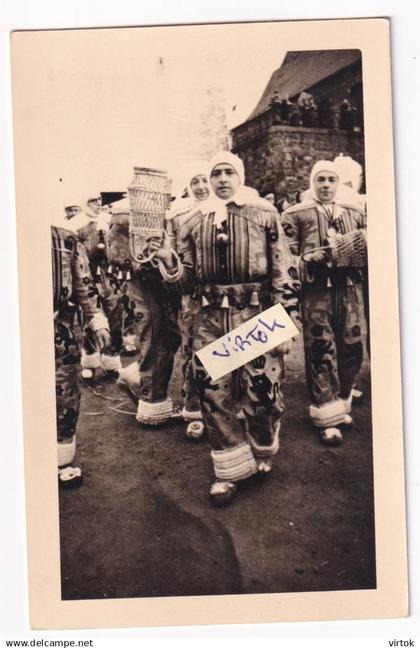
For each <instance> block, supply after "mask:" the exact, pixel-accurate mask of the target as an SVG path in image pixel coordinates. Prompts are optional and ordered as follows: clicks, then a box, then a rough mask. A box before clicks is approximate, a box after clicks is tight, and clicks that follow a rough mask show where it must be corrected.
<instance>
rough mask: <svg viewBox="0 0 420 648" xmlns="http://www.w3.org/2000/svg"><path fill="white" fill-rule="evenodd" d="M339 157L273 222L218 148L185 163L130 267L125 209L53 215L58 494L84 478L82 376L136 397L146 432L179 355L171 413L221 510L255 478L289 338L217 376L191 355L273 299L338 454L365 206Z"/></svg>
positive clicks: (362, 261) (270, 434)
mask: <svg viewBox="0 0 420 648" xmlns="http://www.w3.org/2000/svg"><path fill="white" fill-rule="evenodd" d="M344 160H346V158H344V159H341V160H340V158H337V159H336V160H335V161H334V162H330V161H326V160H320V161H318V162H316V164H315V165H314V167H313V169H312V173H311V177H310V187H309V189H308V191H307V192H305V193H304V194H303V197H302V202H301V203H298V204H296V205H293V206H291V207H289V208H288V209H286V210H285V211H284V212H283V213H282V216H280V215H279V213H278V211H277V209H276V207H275V206H274V205H273V201H270V200H267V199H264V198H261V197H260V196H259V194H258V192H257V191H256V190H255V189H252V188H250V187H247V186H246V185H245V173H244V166H243V163H242V160H241V159H240V158H239V157H238V156H236V155H234V154H232V153H230V152H226V151H220V152H219V153H217V154H216V155H215V156H214V157H213V158H212V160H210V162H208V163H207V162H195V163H194V164H192V166H191V167H190V170H189V171H188V172H186V176H185V184H186V185H187V186H188V197H184V198H182V199H177V200H176V201H175V202H174V203H173V205H172V206H171V207H170V208H169V209H168V211H167V212H166V216H165V231H164V234H163V237H162V235H160V236H157V235H156V236H155V235H151V236H150V237H149V238H148V239H147V249H146V250H145V254H146V256H147V259H148V261H147V263H143V264H135V263H134V264H133V263H132V257H130V254H129V252H128V250H129V243H128V239H129V236H130V209H131V208H132V205H130V204H129V203H128V200H122V201H120V203H117V204H114V206H113V208H112V214H111V213H109V212H105V211H103V209H101V201H100V196H90V197H89V200H88V203H87V207H86V208H85V209H84V210H83V211H82V210H81V207H80V206H79V205H74V204H73V205H72V204H68V205H66V220H63V227H53V228H52V257H53V276H54V310H55V342H56V344H55V350H56V351H55V352H56V387H57V440H58V464H59V473H58V474H59V483H60V485H62V486H67V487H74V486H78V485H80V483H81V480H82V475H81V471H80V468H76V467H75V466H74V465H73V462H74V459H75V451H76V444H75V439H76V425H77V418H78V413H79V403H80V388H79V375H80V371H82V376H83V377H84V378H85V379H88V380H89V379H91V378H92V376H93V373H94V372H95V371H96V369H98V368H99V367H102V368H103V370H104V371H105V372H106V373H108V374H110V375H111V376H113V377H115V378H116V379H117V383H118V384H119V385H120V386H121V387H123V388H125V389H127V390H129V392H130V395H131V396H132V397H133V399H135V400H136V402H137V414H136V418H137V420H138V421H139V423H140V424H141V425H144V426H158V425H160V424H163V423H165V422H168V421H169V420H170V419H171V417H172V416H174V407H173V403H172V400H171V399H170V398H169V396H168V387H169V383H170V379H171V374H172V368H173V364H174V357H175V354H176V353H177V351H178V349H179V348H180V349H181V354H182V368H183V386H182V397H183V409H182V413H181V415H182V417H183V419H184V420H185V422H186V425H187V428H186V433H187V436H188V437H189V438H192V439H198V438H201V437H203V436H205V437H206V438H207V442H208V443H209V446H210V457H211V461H212V464H213V470H214V475H215V479H214V481H213V483H212V484H211V486H210V498H211V501H212V502H213V503H214V504H215V505H216V506H224V505H226V504H228V503H229V502H230V501H231V500H232V498H233V497H234V496H235V494H236V492H237V489H238V483H239V482H241V481H242V480H244V479H248V478H250V477H252V476H253V475H255V474H261V475H265V474H267V473H269V472H270V471H271V468H272V462H273V457H274V456H275V455H276V453H277V452H278V450H279V439H280V433H281V418H282V415H283V413H284V410H285V403H284V398H283V393H282V384H283V381H284V368H285V361H286V359H287V358H286V356H287V354H288V352H289V350H290V347H291V344H292V342H291V341H287V342H284V343H283V344H282V345H280V346H278V347H276V348H274V349H272V350H271V351H269V352H268V353H265V354H263V355H261V356H259V357H258V358H256V359H254V360H253V361H251V362H249V363H247V364H245V365H243V366H242V367H240V368H239V369H237V370H236V371H233V372H231V373H229V374H228V375H225V376H223V377H222V378H219V379H217V380H213V379H212V378H211V377H210V375H209V374H208V372H207V371H206V369H205V367H204V365H203V364H202V363H201V362H200V360H199V359H198V357H197V355H196V352H197V351H199V350H200V349H202V348H203V347H205V346H206V345H207V344H209V343H211V342H213V341H215V340H217V339H218V338H220V337H221V336H223V335H225V334H226V333H229V332H230V331H232V330H234V329H235V328H236V327H238V326H239V325H241V324H243V323H245V322H246V321H248V320H250V319H251V318H253V317H254V316H256V315H258V314H259V313H261V312H262V311H264V310H265V309H267V308H269V307H270V306H273V305H275V304H278V303H280V304H282V306H283V307H284V308H285V310H286V311H287V313H288V314H289V315H290V317H291V318H292V320H293V321H294V322H295V323H296V325H297V326H298V328H299V329H300V330H301V331H302V333H303V339H304V350H305V367H306V379H307V384H308V392H309V403H308V405H309V407H308V413H309V416H310V419H311V421H312V423H313V425H314V427H315V428H316V429H317V430H319V435H320V440H321V441H322V442H323V443H326V444H329V445H334V444H335V445H337V444H340V443H341V442H342V440H343V436H342V433H343V430H344V429H346V428H348V427H349V426H351V424H352V417H351V407H352V400H353V397H354V396H355V395H357V396H360V393H359V392H357V391H355V381H356V377H357V373H358V371H359V369H360V367H361V363H362V356H363V347H362V340H361V328H362V326H361V310H360V307H359V302H358V295H359V292H360V291H358V289H357V285H358V284H359V283H362V282H364V281H365V279H366V235H365V233H366V209H365V203H364V201H363V198H362V196H361V195H360V194H359V193H358V189H359V185H358V182H357V181H356V180H353V181H352V182H349V181H348V178H346V177H345V170H344V167H345V164H344ZM351 162H353V161H351ZM353 165H357V163H354V162H353ZM357 167H359V169H360V171H361V168H360V166H359V165H357ZM152 234H153V233H152ZM77 318H79V323H81V325H82V328H83V331H84V337H83V344H82V348H81V350H80V351H79V348H78V346H77V342H76V337H75V332H74V328H73V327H74V322H75V321H76V319H77ZM133 347H134V348H136V350H137V352H138V360H136V361H135V362H133V363H132V364H129V365H128V366H127V367H125V368H122V364H121V358H120V354H121V353H122V352H123V351H124V349H125V350H127V349H128V348H129V349H130V350H131V349H132V348H133ZM156 433H158V430H157V431H156Z"/></svg>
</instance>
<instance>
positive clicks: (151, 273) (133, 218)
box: [107, 167, 181, 425]
mask: <svg viewBox="0 0 420 648" xmlns="http://www.w3.org/2000/svg"><path fill="white" fill-rule="evenodd" d="M162 174H163V172H158V171H156V172H155V171H154V170H153V169H143V168H140V167H136V168H135V178H134V181H133V184H132V185H130V187H129V194H130V202H126V203H125V204H124V203H123V202H122V204H121V205H120V206H117V207H116V208H115V210H113V214H112V218H111V224H110V230H109V235H108V239H107V251H108V257H109V260H110V263H111V265H112V272H113V276H114V277H116V278H117V281H118V284H119V292H118V297H117V299H116V300H115V302H114V305H113V308H112V313H111V319H110V324H111V332H112V337H113V339H117V338H118V339H120V340H121V339H122V337H123V336H127V335H130V336H131V337H133V338H135V339H137V340H138V348H139V360H138V362H137V361H136V362H134V363H132V364H131V365H129V366H128V367H126V368H125V369H123V370H122V371H121V372H120V377H119V379H118V383H117V384H118V385H119V386H120V387H123V388H124V389H127V390H128V391H129V393H130V395H131V396H132V397H133V398H134V399H135V400H136V401H137V403H138V407H137V415H136V416H137V420H138V421H139V422H140V423H143V424H145V425H159V424H161V423H164V422H165V421H167V420H168V419H170V418H171V417H172V416H173V414H174V408H173V402H172V399H171V398H170V397H169V396H168V387H169V382H170V379H171V375H172V369H173V364H174V358H175V354H176V352H177V350H178V348H179V345H180V343H181V336H180V332H179V327H178V322H177V319H178V312H179V307H180V295H179V292H177V291H174V290H171V286H169V284H170V283H173V282H175V281H176V279H177V276H179V269H178V271H177V273H176V275H174V276H171V275H170V274H168V273H167V272H165V268H164V267H162V264H159V263H156V262H155V261H154V260H153V255H152V254H149V252H148V249H149V248H148V246H150V245H151V244H152V242H155V243H156V242H157V241H158V243H157V245H160V244H161V238H162V235H163V233H164V218H165V211H166V208H167V202H168V201H167V200H166V198H165V206H164V207H159V202H160V199H161V198H162V199H163V198H164V193H163V190H161V188H160V182H161V181H162V180H163V179H164V176H163V175H162ZM136 182H139V183H144V185H145V187H144V189H143V188H142V187H141V186H140V185H139V186H138V187H137V186H136ZM156 183H157V184H156ZM155 184H156V187H155V186H154V185H155ZM149 185H150V186H149ZM146 186H147V187H148V188H146ZM137 189H138V190H137ZM138 194H141V195H140V196H139V195H138ZM143 195H144V196H145V198H144V200H145V202H146V204H147V202H148V201H149V202H150V207H151V208H152V207H153V204H154V203H157V204H158V209H159V210H160V211H159V212H156V214H155V213H153V212H150V213H149V214H147V213H146V212H141V210H140V211H139V210H137V209H135V208H134V207H135V206H136V201H137V200H142V196H143ZM148 196H149V197H148ZM168 199H169V196H168ZM156 215H160V216H161V225H160V226H159V228H158V230H156V231H153V229H151V230H150V232H149V235H148V234H147V228H146V229H143V230H142V229H141V228H140V229H139V230H138V231H137V229H134V226H135V223H138V222H140V225H143V221H144V222H145V224H146V225H147V224H148V220H147V216H149V225H150V222H152V224H153V222H154V221H156V218H155V216H156ZM157 220H158V219H157ZM138 232H140V234H139V233H138ZM136 237H138V241H139V246H140V247H139V249H140V250H141V254H142V256H143V257H144V258H145V259H146V258H150V260H149V261H144V262H141V263H139V262H137V261H136V260H135V257H136V253H135V250H134V249H133V241H136ZM144 245H145V246H146V247H144ZM172 256H173V258H174V259H175V262H176V263H179V261H178V257H177V254H176V252H175V251H173V252H172Z"/></svg>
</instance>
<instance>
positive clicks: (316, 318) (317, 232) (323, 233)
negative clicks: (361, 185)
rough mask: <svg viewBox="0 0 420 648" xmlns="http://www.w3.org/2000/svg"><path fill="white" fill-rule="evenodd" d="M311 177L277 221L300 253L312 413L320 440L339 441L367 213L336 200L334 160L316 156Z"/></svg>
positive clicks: (353, 368)
mask: <svg viewBox="0 0 420 648" xmlns="http://www.w3.org/2000/svg"><path fill="white" fill-rule="evenodd" d="M310 184H311V193H310V194H309V196H308V197H307V198H306V201H305V202H303V203H299V204H297V205H294V206H293V207H290V208H289V209H287V210H286V211H285V212H284V214H283V216H282V225H283V229H284V232H285V234H286V237H287V239H288V242H289V246H290V250H291V252H292V253H293V254H294V255H297V256H298V257H299V258H298V266H299V271H300V276H301V284H302V293H301V295H302V296H301V310H302V321H303V334H304V345H305V364H306V377H307V383H308V387H309V392H310V397H311V405H310V407H309V415H310V418H311V420H312V422H313V424H314V426H315V427H316V428H318V429H320V431H321V440H322V441H323V442H324V443H326V444H331V445H334V444H339V443H341V441H342V434H341V431H340V429H339V428H342V429H343V427H346V426H350V425H351V424H352V419H351V416H350V413H351V402H352V388H353V384H354V381H355V378H356V375H357V373H358V371H359V370H360V367H361V364H362V358H363V346H362V340H361V319H360V311H359V303H358V296H357V288H356V285H357V283H359V282H360V279H361V274H360V268H361V267H363V266H364V265H365V263H366V239H365V232H364V229H365V220H364V215H363V214H362V213H361V212H360V211H359V209H358V207H357V206H356V205H354V204H346V203H345V202H343V201H341V202H335V200H334V199H335V194H336V192H337V188H338V184H339V172H338V170H337V167H336V165H335V164H334V163H333V162H329V161H325V160H321V161H319V162H317V163H316V164H315V165H314V167H313V169H312V172H311V179H310ZM325 246H328V247H329V250H330V253H327V251H326V249H325ZM319 248H322V249H321V250H320V249H319ZM344 249H345V250H346V251H347V257H346V258H344V259H343V250H344ZM337 250H338V251H339V252H340V250H341V252H340V254H339V255H337ZM334 251H335V254H334ZM344 256H345V255H344Z"/></svg>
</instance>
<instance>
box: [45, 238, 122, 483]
mask: <svg viewBox="0 0 420 648" xmlns="http://www.w3.org/2000/svg"><path fill="white" fill-rule="evenodd" d="M51 236H52V241H51V244H52V270H53V295H54V336H55V345H54V348H55V380H56V407H57V449H58V467H59V470H58V476H59V483H60V485H62V486H67V487H75V486H79V485H80V484H81V481H82V474H81V470H80V468H75V467H72V466H70V464H71V463H72V462H73V460H74V457H75V454H76V425H77V419H78V416H79V408H80V389H79V370H80V351H79V346H78V344H77V341H76V338H75V335H74V331H73V321H74V315H75V311H76V309H77V306H79V307H80V308H81V309H82V311H83V316H84V320H85V321H86V322H87V323H88V324H87V325H88V327H89V329H90V330H91V332H92V333H93V334H94V335H95V336H96V337H97V338H98V336H100V337H101V339H99V340H98V343H100V342H101V340H102V341H104V344H105V345H106V343H109V340H110V337H109V334H108V333H107V330H108V322H107V319H106V317H105V315H104V314H103V312H102V311H101V310H100V309H99V308H98V305H97V297H98V293H97V290H96V286H95V283H94V281H93V279H92V276H91V274H90V268H89V260H88V257H87V255H86V250H85V248H84V247H83V245H82V244H81V243H80V242H79V241H78V240H77V237H76V236H75V235H74V234H73V233H72V232H69V231H67V230H65V229H62V228H61V227H60V228H59V227H52V228H51ZM104 331H106V333H105V332H104Z"/></svg>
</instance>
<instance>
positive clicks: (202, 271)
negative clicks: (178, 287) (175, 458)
mask: <svg viewBox="0 0 420 648" xmlns="http://www.w3.org/2000/svg"><path fill="white" fill-rule="evenodd" d="M210 169H211V170H212V172H211V177H210V181H211V185H212V188H213V190H214V192H215V193H216V196H217V197H216V198H213V199H210V200H209V201H206V202H205V203H203V204H202V205H200V206H199V207H197V209H196V210H195V211H194V212H192V213H190V215H189V216H188V218H187V219H186V221H185V222H184V224H183V225H182V228H181V246H180V258H181V260H182V263H183V268H184V270H183V275H182V277H181V284H182V285H183V289H184V291H185V292H189V291H190V292H191V290H194V289H195V290H197V293H198V295H199V297H200V300H201V308H200V311H199V313H198V316H197V322H196V325H195V329H196V337H195V339H194V351H198V350H199V349H201V348H202V347H204V346H206V345H207V344H209V343H210V342H213V341H214V340H217V339H218V338H219V337H220V336H222V335H224V334H226V333H227V332H229V331H231V330H233V329H234V328H236V327H237V326H239V325H240V324H242V323H244V322H246V321H247V320H249V319H251V318H252V317H254V316H255V315H257V314H258V313H260V312H262V311H263V310H264V309H266V308H267V307H269V306H271V305H273V304H276V303H279V302H280V303H282V304H283V306H284V307H285V308H286V310H288V311H289V312H290V313H291V312H293V311H295V310H297V308H298V297H297V290H298V281H297V273H296V270H295V267H294V265H293V263H292V258H291V256H290V253H289V251H288V247H287V245H286V243H285V238H284V234H283V231H282V228H281V224H280V218H279V215H278V212H277V211H276V209H275V208H274V207H273V205H272V204H271V203H269V202H268V201H266V200H264V199H262V198H260V197H259V196H258V194H257V192H256V191H255V190H253V189H250V188H249V187H244V186H243V185H242V183H243V181H244V167H243V163H242V161H241V160H240V158H238V157H237V156H236V155H233V154H232V153H227V152H220V153H218V154H217V155H215V156H214V158H213V159H212V161H211V163H210ZM283 350H284V347H283V349H280V348H277V349H273V350H272V351H270V352H268V353H266V354H264V355H261V356H260V357H258V358H256V359H255V360H253V361H252V362H250V363H248V364H246V365H245V366H243V367H241V368H240V369H239V370H237V371H234V372H232V373H230V374H228V375H227V376H224V377H223V378H221V379H219V380H212V379H211V378H210V376H209V375H208V373H207V372H206V370H205V369H204V367H203V365H202V364H201V363H200V362H199V360H198V359H197V357H196V356H194V360H193V364H194V373H195V381H196V386H197V390H198V393H199V396H200V401H201V409H202V412H203V418H204V424H205V427H206V430H207V431H208V434H209V440H210V445H211V448H212V450H211V457H212V461H213V466H214V471H215V474H216V478H217V480H216V482H215V483H214V484H213V485H212V487H211V490H210V496H211V499H212V501H213V503H214V504H216V505H218V506H222V505H225V504H227V503H228V502H229V501H230V499H231V498H232V497H233V495H234V494H235V492H236V482H238V481H240V480H243V479H246V478H248V477H250V476H251V475H253V474H255V473H256V472H257V471H259V472H261V473H265V472H269V471H270V470H271V461H272V457H273V456H274V455H275V454H276V453H277V451H278V447H279V433H280V418H281V416H282V414H283V411H284V404H283V396H282V392H281V386H282V380H283V373H284V365H283V353H282V351H283Z"/></svg>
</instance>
